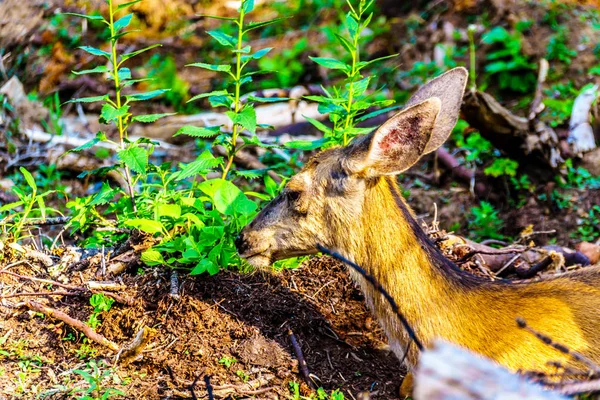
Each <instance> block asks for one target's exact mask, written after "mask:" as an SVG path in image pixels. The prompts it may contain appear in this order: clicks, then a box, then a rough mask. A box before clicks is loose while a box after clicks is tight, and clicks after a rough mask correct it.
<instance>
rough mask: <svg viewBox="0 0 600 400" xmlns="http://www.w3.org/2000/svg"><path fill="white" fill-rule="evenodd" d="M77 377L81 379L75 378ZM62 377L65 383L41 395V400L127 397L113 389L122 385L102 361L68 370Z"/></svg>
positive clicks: (98, 399)
mask: <svg viewBox="0 0 600 400" xmlns="http://www.w3.org/2000/svg"><path fill="white" fill-rule="evenodd" d="M77 376H78V377H79V379H76V378H75V377H77ZM60 377H61V379H62V381H63V382H62V383H61V384H57V385H55V386H54V387H53V388H52V389H50V390H47V391H45V392H44V393H42V394H40V398H42V399H45V398H54V397H56V396H57V395H63V396H71V397H72V398H74V399H77V400H106V399H110V398H114V397H117V396H119V397H121V396H126V393H124V392H123V391H121V390H119V389H117V388H115V387H113V385H116V384H122V383H121V382H119V378H118V376H117V375H116V373H115V370H114V369H113V368H109V367H108V366H107V365H106V363H105V362H104V361H102V360H100V361H96V360H90V361H89V362H87V363H86V364H85V366H84V368H82V369H72V370H68V371H66V372H64V373H62V374H61V375H60ZM71 397H69V398H71Z"/></svg>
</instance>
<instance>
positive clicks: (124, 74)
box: [117, 67, 131, 81]
mask: <svg viewBox="0 0 600 400" xmlns="http://www.w3.org/2000/svg"><path fill="white" fill-rule="evenodd" d="M117 76H118V77H119V80H121V81H124V80H127V79H131V70H130V69H129V68H125V67H123V68H119V72H117Z"/></svg>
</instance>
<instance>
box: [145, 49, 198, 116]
mask: <svg viewBox="0 0 600 400" xmlns="http://www.w3.org/2000/svg"><path fill="white" fill-rule="evenodd" d="M147 67H148V69H149V70H148V74H147V76H148V78H149V79H150V80H149V81H148V89H149V90H157V89H161V88H162V87H168V88H169V89H170V90H169V91H168V92H165V94H164V95H163V97H162V99H163V100H164V101H165V102H166V103H167V104H170V105H172V106H173V107H174V109H175V111H177V112H183V113H186V114H187V113H193V112H196V111H197V110H196V107H195V106H194V105H193V104H191V103H187V100H189V98H190V96H189V90H190V84H189V83H188V82H186V81H185V80H184V79H182V78H180V76H179V74H178V72H177V65H176V64H175V58H174V57H173V56H171V55H168V56H166V57H163V56H161V55H160V54H153V55H152V57H150V60H149V61H148V64H147ZM141 122H146V121H141ZM148 122H151V121H148Z"/></svg>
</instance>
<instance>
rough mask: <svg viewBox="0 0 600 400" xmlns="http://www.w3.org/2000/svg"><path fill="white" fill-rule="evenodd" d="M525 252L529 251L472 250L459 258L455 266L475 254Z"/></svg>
mask: <svg viewBox="0 0 600 400" xmlns="http://www.w3.org/2000/svg"><path fill="white" fill-rule="evenodd" d="M527 250H529V249H528V248H523V249H501V250H490V251H486V250H472V251H470V252H468V253H467V254H465V255H464V256H462V257H461V258H459V259H458V260H457V261H456V264H462V263H464V262H466V261H467V260H468V259H469V258H471V257H473V256H474V255H476V254H485V255H488V256H493V255H498V254H513V253H524V252H526V251H527Z"/></svg>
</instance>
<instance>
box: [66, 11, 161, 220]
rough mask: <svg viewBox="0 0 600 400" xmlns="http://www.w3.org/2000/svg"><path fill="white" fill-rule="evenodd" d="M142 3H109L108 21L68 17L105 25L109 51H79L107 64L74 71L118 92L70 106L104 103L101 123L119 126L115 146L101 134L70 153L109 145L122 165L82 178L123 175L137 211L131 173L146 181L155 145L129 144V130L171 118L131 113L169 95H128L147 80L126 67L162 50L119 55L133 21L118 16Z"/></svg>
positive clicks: (129, 16)
mask: <svg viewBox="0 0 600 400" xmlns="http://www.w3.org/2000/svg"><path fill="white" fill-rule="evenodd" d="M139 1H141V0H134V1H131V2H127V3H123V4H121V5H116V4H115V1H114V0H107V3H108V14H109V15H108V20H107V19H105V18H104V17H103V16H101V15H85V14H76V13H66V14H65V15H72V16H76V17H81V18H84V19H87V20H89V21H96V22H100V23H102V24H105V25H106V26H107V27H108V29H109V31H110V40H109V44H110V49H109V51H104V50H101V49H98V48H95V47H91V46H81V47H80V49H82V50H84V51H86V52H88V53H89V54H91V55H93V56H97V57H102V58H104V59H106V61H107V64H108V65H106V64H103V65H99V66H97V67H95V68H93V69H89V70H83V71H74V74H76V75H86V74H108V76H109V78H108V79H109V80H110V81H112V83H113V87H114V89H115V95H114V97H113V98H111V97H110V96H109V95H108V94H105V95H101V96H94V97H84V98H77V99H72V100H69V101H68V102H71V103H94V102H102V111H101V113H100V122H102V123H104V124H113V125H115V126H116V128H117V131H118V134H119V140H118V142H114V141H112V140H110V139H108V137H107V136H106V134H105V133H103V132H99V133H98V134H97V135H96V138H95V139H93V140H92V141H90V142H88V143H86V144H84V145H82V146H80V147H77V148H75V149H72V150H70V151H71V152H77V151H81V150H85V149H89V148H91V147H92V146H94V145H96V144H97V143H98V142H106V143H110V144H111V145H113V146H114V147H115V148H116V149H117V156H118V160H119V162H118V163H117V164H115V165H113V166H112V167H103V168H101V169H98V170H94V171H90V172H86V173H84V174H81V175H80V177H84V176H86V175H89V174H100V175H105V174H106V173H108V172H110V171H118V172H119V173H122V175H123V178H124V179H125V182H126V184H127V188H128V196H129V198H130V201H131V203H132V208H133V210H134V211H135V210H136V205H135V194H134V185H135V182H134V177H133V176H132V172H133V173H135V174H137V175H138V176H139V177H144V176H145V175H146V172H147V170H146V169H147V167H148V158H149V156H150V154H151V153H152V151H153V150H154V144H153V143H152V142H151V141H150V140H147V139H144V138H140V139H138V140H136V141H135V142H130V141H129V134H128V129H129V126H130V125H131V124H132V123H133V122H142V123H148V122H154V121H156V120H158V119H160V118H162V117H164V116H167V115H171V114H150V115H133V114H132V112H131V111H130V108H131V106H132V103H134V102H137V101H146V100H149V99H152V98H155V97H157V96H160V95H162V94H163V93H165V92H167V91H168V90H167V89H157V90H152V91H149V92H143V93H131V94H125V91H126V90H127V88H129V87H131V86H133V85H134V84H137V83H140V82H144V81H147V80H148V78H140V79H133V77H132V74H131V70H130V69H129V68H127V67H125V66H124V65H125V63H126V62H127V61H128V60H130V59H132V58H133V57H135V56H137V55H139V54H141V53H144V52H146V51H148V50H150V49H153V48H155V47H158V46H160V44H153V45H150V46H148V47H145V48H143V49H140V50H136V51H133V52H130V53H125V54H119V53H118V50H117V48H118V42H119V40H120V39H121V38H122V37H123V36H125V35H127V34H128V33H130V32H129V31H127V30H126V28H127V26H128V25H129V23H130V22H131V19H132V18H133V14H131V13H130V14H126V15H125V16H123V17H121V18H120V19H118V20H115V17H116V15H117V13H119V12H120V11H121V10H125V9H127V8H128V7H130V6H131V5H133V4H135V3H138V2H139Z"/></svg>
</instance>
